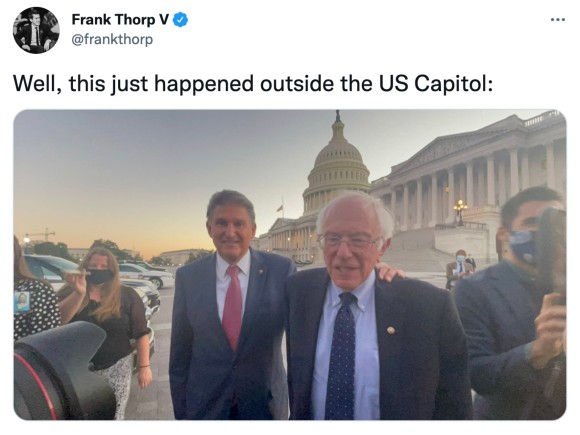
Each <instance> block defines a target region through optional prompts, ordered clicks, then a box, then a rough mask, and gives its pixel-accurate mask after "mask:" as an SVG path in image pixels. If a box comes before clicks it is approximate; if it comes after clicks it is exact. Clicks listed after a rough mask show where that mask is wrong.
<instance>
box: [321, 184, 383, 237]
mask: <svg viewBox="0 0 580 435" xmlns="http://www.w3.org/2000/svg"><path fill="white" fill-rule="evenodd" d="M347 199H356V200H358V201H359V202H360V203H361V205H362V207H363V208H367V207H373V208H374V210H375V215H376V216H377V220H378V221H379V229H380V231H381V234H380V236H381V239H382V243H384V242H386V241H387V240H388V239H390V238H391V237H393V227H394V219H393V214H392V213H391V211H390V210H389V209H387V208H386V207H385V205H384V204H383V202H382V201H381V200H380V199H379V198H375V197H372V196H370V195H368V194H366V193H364V192H360V191H358V190H347V191H344V192H342V193H340V194H339V195H338V196H337V197H336V198H334V199H332V200H331V201H330V202H329V203H328V204H326V205H325V206H324V207H323V208H322V210H320V213H318V218H317V219H316V233H317V234H318V235H322V234H324V232H323V227H322V225H323V223H324V220H325V219H326V217H327V215H328V213H329V211H330V209H331V208H333V207H334V206H335V205H336V204H338V203H339V202H342V201H344V200H347Z"/></svg>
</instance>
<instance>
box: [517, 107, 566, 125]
mask: <svg viewBox="0 0 580 435" xmlns="http://www.w3.org/2000/svg"><path fill="white" fill-rule="evenodd" d="M559 116H562V115H561V114H560V112H559V111H557V110H552V111H550V112H546V113H542V114H541V115H538V116H535V117H533V118H530V119H528V120H527V121H524V127H531V126H533V125H537V124H540V123H542V122H544V121H547V120H548V119H552V118H557V117H559Z"/></svg>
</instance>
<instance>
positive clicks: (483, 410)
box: [455, 261, 552, 420]
mask: <svg viewBox="0 0 580 435" xmlns="http://www.w3.org/2000/svg"><path fill="white" fill-rule="evenodd" d="M455 301H456V304H457V308H458V310H459V315H460V316H461V321H462V322H463V326H464V328H465V332H466V334H467V339H468V347H469V369H470V372H471V383H472V386H473V389H474V390H475V391H476V392H477V395H476V397H475V401H474V417H475V418H476V419H496V420H507V419H510V420H511V419H530V418H536V416H534V415H532V414H531V413H532V410H533V408H534V407H535V406H537V405H536V400H538V398H540V397H541V395H542V394H543V389H544V387H545V384H546V382H547V379H548V378H549V377H550V374H551V370H552V369H551V368H550V367H549V368H546V369H544V370H536V369H534V368H533V367H532V366H531V365H530V364H529V363H528V362H527V360H526V352H525V345H526V344H527V343H530V342H532V341H534V340H535V339H536V329H535V325H534V320H535V318H536V317H537V315H538V314H539V307H537V306H534V304H532V303H531V301H530V296H529V294H528V290H526V289H525V288H524V287H523V286H522V285H521V284H520V282H519V280H518V277H517V275H516V273H515V272H514V271H513V270H512V268H511V267H510V266H509V265H508V264H507V263H506V262H505V261H503V262H501V263H499V264H497V265H495V266H491V267H488V268H487V269H485V270H483V271H481V272H479V273H477V274H475V275H474V276H472V277H471V278H468V279H462V280H461V281H460V283H459V285H458V286H457V287H456V290H455Z"/></svg>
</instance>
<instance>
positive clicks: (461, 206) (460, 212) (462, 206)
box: [453, 199, 467, 227]
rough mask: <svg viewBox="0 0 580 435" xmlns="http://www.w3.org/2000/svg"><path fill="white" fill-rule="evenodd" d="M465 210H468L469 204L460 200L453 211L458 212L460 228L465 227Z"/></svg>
mask: <svg viewBox="0 0 580 435" xmlns="http://www.w3.org/2000/svg"><path fill="white" fill-rule="evenodd" d="M465 209H467V203H466V202H463V200H462V199H460V200H458V201H457V202H456V203H455V205H454V206H453V210H455V211H456V212H457V216H459V222H458V223H457V226H458V227H462V226H463V210H465Z"/></svg>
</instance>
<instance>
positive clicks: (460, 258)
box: [457, 255, 465, 263]
mask: <svg viewBox="0 0 580 435" xmlns="http://www.w3.org/2000/svg"><path fill="white" fill-rule="evenodd" d="M457 261H459V262H460V263H463V262H464V261H465V255H458V256H457Z"/></svg>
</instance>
